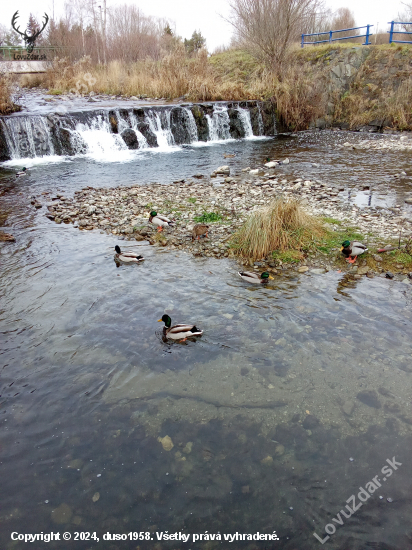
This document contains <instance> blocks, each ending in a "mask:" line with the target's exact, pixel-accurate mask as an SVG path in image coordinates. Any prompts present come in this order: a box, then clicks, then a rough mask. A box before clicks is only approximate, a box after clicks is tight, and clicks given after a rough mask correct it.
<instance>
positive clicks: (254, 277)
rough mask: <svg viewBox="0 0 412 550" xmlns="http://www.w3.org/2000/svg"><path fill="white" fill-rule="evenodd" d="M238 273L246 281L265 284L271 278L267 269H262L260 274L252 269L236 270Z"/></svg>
mask: <svg viewBox="0 0 412 550" xmlns="http://www.w3.org/2000/svg"><path fill="white" fill-rule="evenodd" d="M238 273H239V275H240V276H241V277H242V279H243V280H244V281H247V282H248V283H258V284H265V283H267V282H268V281H269V279H273V277H272V276H271V275H269V273H268V272H267V271H264V272H263V273H262V274H261V275H258V274H257V273H253V271H238Z"/></svg>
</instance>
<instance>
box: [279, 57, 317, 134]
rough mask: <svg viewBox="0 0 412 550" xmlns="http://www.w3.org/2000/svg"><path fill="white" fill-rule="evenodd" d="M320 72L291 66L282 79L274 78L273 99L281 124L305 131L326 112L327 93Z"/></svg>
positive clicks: (296, 65) (299, 65) (285, 70)
mask: <svg viewBox="0 0 412 550" xmlns="http://www.w3.org/2000/svg"><path fill="white" fill-rule="evenodd" d="M322 72H324V71H321V70H318V71H317V72H314V71H313V69H312V68H311V67H310V66H308V65H302V64H290V65H289V66H288V67H287V68H285V69H284V71H283V74H282V78H281V80H278V79H273V84H272V86H273V96H274V100H275V103H276V106H277V110H278V113H279V115H280V117H281V119H282V121H283V123H284V124H285V125H286V126H287V127H289V128H291V129H293V130H305V129H306V128H308V127H309V125H310V123H311V122H312V121H314V120H316V119H317V118H319V117H321V116H323V115H324V114H325V112H326V105H327V94H326V91H325V86H324V83H323V79H322Z"/></svg>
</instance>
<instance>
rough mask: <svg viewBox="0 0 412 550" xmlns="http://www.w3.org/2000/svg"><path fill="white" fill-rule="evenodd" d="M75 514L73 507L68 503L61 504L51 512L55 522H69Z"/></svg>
mask: <svg viewBox="0 0 412 550" xmlns="http://www.w3.org/2000/svg"><path fill="white" fill-rule="evenodd" d="M72 515H73V512H72V509H71V508H70V506H69V505H68V504H65V503H64V502H63V504H60V506H58V507H57V508H56V509H55V510H53V511H52V513H51V519H52V520H53V521H54V523H58V524H63V523H69V521H70V520H71V517H72Z"/></svg>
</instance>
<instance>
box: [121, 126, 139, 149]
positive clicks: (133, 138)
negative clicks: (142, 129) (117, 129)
mask: <svg viewBox="0 0 412 550" xmlns="http://www.w3.org/2000/svg"><path fill="white" fill-rule="evenodd" d="M121 136H122V138H123V141H124V142H125V144H126V145H127V147H128V148H129V149H139V141H138V139H137V135H136V132H135V131H134V130H132V129H131V128H126V130H123V132H122V134H121Z"/></svg>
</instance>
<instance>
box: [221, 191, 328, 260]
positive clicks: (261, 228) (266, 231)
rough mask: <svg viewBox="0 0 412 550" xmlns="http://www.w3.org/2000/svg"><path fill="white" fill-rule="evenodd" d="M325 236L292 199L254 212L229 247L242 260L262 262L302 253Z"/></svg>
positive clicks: (279, 199)
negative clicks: (276, 253)
mask: <svg viewBox="0 0 412 550" xmlns="http://www.w3.org/2000/svg"><path fill="white" fill-rule="evenodd" d="M324 233H325V229H324V228H323V227H322V224H321V223H320V222H319V221H318V220H317V219H316V218H314V217H312V216H310V215H309V214H307V213H306V212H305V211H304V210H303V208H302V207H301V206H300V204H299V202H298V201H297V200H295V199H289V200H287V199H285V198H283V197H280V198H277V199H274V200H273V201H271V202H270V204H269V205H268V206H265V207H263V208H260V209H258V210H255V211H254V212H252V213H251V215H250V216H249V217H248V219H247V220H246V222H245V223H244V224H243V226H242V227H241V228H240V229H239V230H238V231H237V232H236V233H235V234H234V236H233V238H232V241H231V245H232V247H233V249H234V251H235V253H236V254H238V255H239V256H241V257H243V258H250V259H258V258H265V257H267V256H268V254H270V253H272V252H274V251H279V252H285V251H286V250H297V251H301V250H305V249H308V248H309V247H310V246H311V245H312V244H313V242H314V239H315V238H319V237H321V236H322V235H323V234H324Z"/></svg>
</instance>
